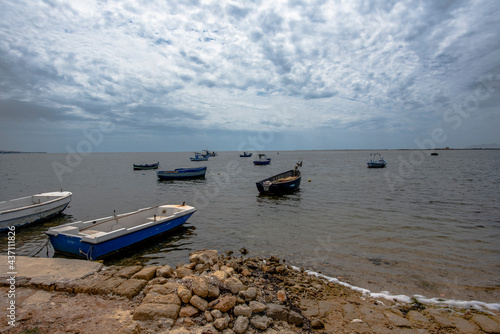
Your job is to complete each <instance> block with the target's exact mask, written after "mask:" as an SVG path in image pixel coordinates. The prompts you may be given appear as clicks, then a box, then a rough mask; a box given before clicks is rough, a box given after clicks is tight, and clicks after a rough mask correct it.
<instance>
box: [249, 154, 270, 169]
mask: <svg viewBox="0 0 500 334" xmlns="http://www.w3.org/2000/svg"><path fill="white" fill-rule="evenodd" d="M270 163H271V158H267V157H266V155H265V154H263V153H259V160H255V161H254V162H253V164H254V165H257V166H260V165H269V164H270Z"/></svg>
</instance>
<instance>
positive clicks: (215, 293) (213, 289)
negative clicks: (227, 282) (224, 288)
mask: <svg viewBox="0 0 500 334" xmlns="http://www.w3.org/2000/svg"><path fill="white" fill-rule="evenodd" d="M219 295H220V289H219V287H218V286H217V285H213V284H208V296H207V297H208V298H217V297H219Z"/></svg>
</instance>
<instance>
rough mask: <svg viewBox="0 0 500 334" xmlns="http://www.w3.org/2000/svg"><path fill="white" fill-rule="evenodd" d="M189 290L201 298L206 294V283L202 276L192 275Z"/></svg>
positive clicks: (205, 296)
mask: <svg viewBox="0 0 500 334" xmlns="http://www.w3.org/2000/svg"><path fill="white" fill-rule="evenodd" d="M191 290H192V291H193V293H194V294H195V295H197V296H199V297H201V298H207V296H208V283H207V281H206V280H205V279H204V278H203V277H193V278H192V279H191Z"/></svg>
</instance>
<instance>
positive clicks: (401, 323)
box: [384, 312, 411, 327]
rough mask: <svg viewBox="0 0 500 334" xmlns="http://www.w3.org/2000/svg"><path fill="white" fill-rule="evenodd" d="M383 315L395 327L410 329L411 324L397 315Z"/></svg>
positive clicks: (386, 313) (389, 313)
mask: <svg viewBox="0 0 500 334" xmlns="http://www.w3.org/2000/svg"><path fill="white" fill-rule="evenodd" d="M384 314H385V316H386V317H387V319H389V322H390V323H391V324H393V325H394V326H396V327H411V323H410V322H409V321H408V320H406V319H405V318H403V317H401V316H399V315H397V314H394V313H392V312H384Z"/></svg>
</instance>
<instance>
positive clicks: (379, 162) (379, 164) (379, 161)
mask: <svg viewBox="0 0 500 334" xmlns="http://www.w3.org/2000/svg"><path fill="white" fill-rule="evenodd" d="M370 155H372V154H370ZM366 164H367V165H368V168H384V167H385V166H386V165H387V161H385V160H384V158H382V156H381V155H380V153H374V154H373V158H372V159H371V160H370V161H368V162H367V163H366Z"/></svg>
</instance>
